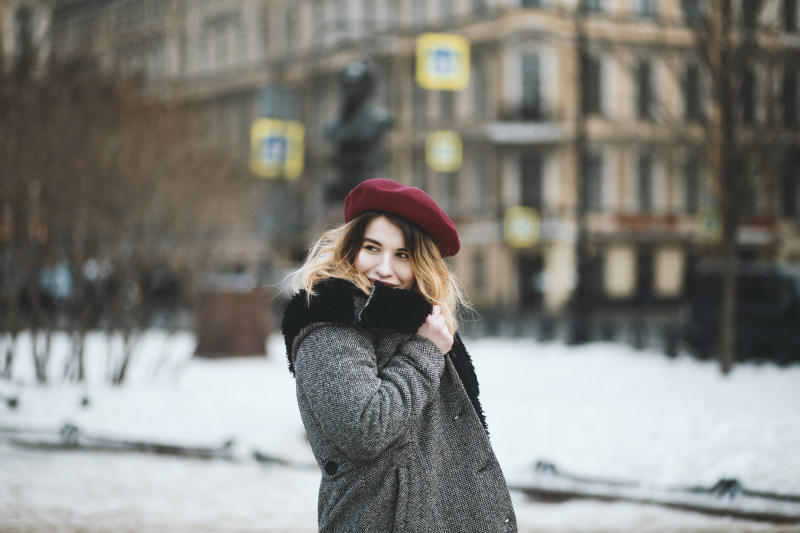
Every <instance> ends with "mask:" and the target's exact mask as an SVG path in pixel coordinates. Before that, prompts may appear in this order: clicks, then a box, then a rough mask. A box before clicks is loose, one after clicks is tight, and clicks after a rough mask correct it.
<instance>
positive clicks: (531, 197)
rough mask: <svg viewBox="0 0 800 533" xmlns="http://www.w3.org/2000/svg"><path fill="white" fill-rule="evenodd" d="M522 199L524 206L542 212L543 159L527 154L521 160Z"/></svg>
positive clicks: (537, 155) (536, 155) (539, 156)
mask: <svg viewBox="0 0 800 533" xmlns="http://www.w3.org/2000/svg"><path fill="white" fill-rule="evenodd" d="M519 174H520V175H519V181H520V198H521V200H522V205H524V206H527V207H533V208H534V209H537V210H539V211H540V212H541V210H542V157H541V155H539V154H526V155H523V156H522V158H521V160H520V169H519Z"/></svg>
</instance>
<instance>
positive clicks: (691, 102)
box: [683, 65, 703, 121]
mask: <svg viewBox="0 0 800 533" xmlns="http://www.w3.org/2000/svg"><path fill="white" fill-rule="evenodd" d="M683 101H684V106H685V108H684V111H685V114H686V120H689V121H699V120H702V119H703V111H702V108H701V106H700V68H699V67H698V66H697V65H688V66H687V67H686V72H685V73H684V79H683Z"/></svg>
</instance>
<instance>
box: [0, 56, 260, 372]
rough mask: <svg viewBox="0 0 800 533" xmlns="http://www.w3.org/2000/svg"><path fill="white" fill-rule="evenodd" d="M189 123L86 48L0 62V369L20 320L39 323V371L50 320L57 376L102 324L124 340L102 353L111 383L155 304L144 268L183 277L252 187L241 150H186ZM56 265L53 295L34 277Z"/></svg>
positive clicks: (243, 226)
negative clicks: (70, 56) (57, 341)
mask: <svg viewBox="0 0 800 533" xmlns="http://www.w3.org/2000/svg"><path fill="white" fill-rule="evenodd" d="M196 134H197V128H196V125H195V124H194V123H193V119H192V117H191V116H190V115H189V114H188V113H186V112H185V111H184V110H182V109H179V108H177V107H174V106H170V105H168V104H164V103H159V102H155V101H152V100H151V99H148V98H147V97H145V96H144V93H143V91H142V84H141V83H139V82H138V81H137V80H136V79H135V78H130V77H115V76H112V75H111V74H110V73H105V72H102V71H101V70H99V69H98V68H96V66H95V65H94V64H93V63H92V62H90V61H86V60H83V59H74V60H71V61H70V62H69V63H58V62H55V61H53V62H51V63H50V64H49V65H48V66H47V68H46V69H45V71H44V74H43V75H42V76H39V77H31V76H17V75H15V74H13V73H9V74H4V75H3V79H2V80H0V173H1V174H2V176H3V178H2V179H3V182H2V187H0V240H2V243H3V258H2V259H3V263H2V274H3V276H2V280H3V283H2V284H1V285H0V286H2V301H1V302H0V305H2V311H3V312H2V313H0V314H2V315H3V317H4V321H3V324H2V331H4V332H8V334H9V335H10V337H11V339H12V342H11V343H9V344H7V351H6V354H5V361H4V364H3V366H2V372H3V373H4V375H6V376H9V375H10V369H11V362H12V360H13V346H14V345H15V343H14V342H13V339H14V338H15V336H16V335H17V334H18V332H19V331H21V330H22V329H24V328H28V329H30V331H31V333H32V334H33V335H34V339H38V338H39V336H38V332H39V331H42V332H44V333H43V335H42V337H41V342H38V343H37V345H36V346H37V347H36V350H35V354H34V357H35V363H36V364H35V367H36V372H37V378H38V380H39V381H41V382H44V381H45V380H46V379H47V365H48V358H49V352H50V350H49V346H50V344H49V338H50V337H49V332H52V330H53V328H54V327H56V326H58V327H60V328H63V329H64V330H65V331H66V332H67V333H68V334H69V337H70V339H71V344H72V347H71V353H70V355H69V357H68V361H67V366H66V367H65V369H64V374H65V377H67V378H68V379H75V380H82V379H84V377H85V373H84V372H85V371H84V362H83V354H84V345H85V340H86V336H87V333H88V331H89V330H90V328H96V327H101V326H102V327H104V328H105V330H106V331H107V333H108V334H109V338H111V337H113V336H119V337H121V338H122V340H123V342H122V349H121V353H114V354H110V359H109V367H110V370H109V378H110V380H111V381H112V382H113V383H121V382H122V381H123V380H124V379H125V376H126V374H127V370H128V368H129V364H130V360H131V357H132V354H133V352H134V348H135V346H136V342H137V340H138V338H139V336H140V335H141V333H142V331H143V330H144V329H145V328H147V327H149V326H150V325H151V323H152V319H153V314H154V312H155V311H156V310H157V309H158V306H159V302H158V301H157V300H158V294H157V293H156V292H157V291H156V290H155V289H154V288H153V282H152V280H153V273H154V272H155V271H156V270H157V269H166V270H169V271H170V272H173V273H177V272H180V273H181V275H182V277H183V279H182V280H181V281H183V282H184V284H185V285H186V286H190V285H191V280H192V278H193V277H195V276H197V275H198V273H200V272H202V269H204V268H206V267H208V266H209V260H210V257H211V254H210V253H209V252H210V251H211V250H212V249H213V243H214V242H216V241H217V240H221V239H223V238H224V237H225V236H231V235H233V236H235V235H238V234H241V233H243V232H247V231H248V230H249V228H250V226H251V225H253V223H254V220H255V216H254V211H255V208H256V206H255V204H254V202H255V200H256V199H257V195H254V194H252V193H251V189H252V187H253V186H254V185H253V182H254V180H253V179H252V178H251V177H250V176H249V173H248V171H247V168H246V161H237V160H234V159H233V158H231V157H230V155H228V154H225V153H222V152H220V151H217V150H213V149H210V148H205V149H199V148H198V145H197V143H196V142H195V137H196ZM58 265H61V267H62V268H65V269H66V270H67V271H68V272H69V279H70V280H71V281H72V285H71V287H70V290H69V293H68V294H66V295H64V296H65V298H64V299H63V300H60V301H58V302H54V301H52V300H48V297H49V295H48V294H45V292H43V290H42V283H41V281H42V278H43V275H44V274H46V273H47V271H48V269H52V268H53V267H55V266H58ZM98 265H103V270H104V273H103V274H102V275H98V274H97V266H98ZM110 345H111V343H110Z"/></svg>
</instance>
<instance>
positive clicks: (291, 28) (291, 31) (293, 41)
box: [285, 6, 297, 54]
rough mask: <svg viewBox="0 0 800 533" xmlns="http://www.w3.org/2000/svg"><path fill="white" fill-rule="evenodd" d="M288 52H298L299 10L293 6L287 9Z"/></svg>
mask: <svg viewBox="0 0 800 533" xmlns="http://www.w3.org/2000/svg"><path fill="white" fill-rule="evenodd" d="M285 32H286V51H287V53H288V54H294V52H295V51H296V50H297V9H295V8H294V7H293V6H289V7H287V8H286V29H285Z"/></svg>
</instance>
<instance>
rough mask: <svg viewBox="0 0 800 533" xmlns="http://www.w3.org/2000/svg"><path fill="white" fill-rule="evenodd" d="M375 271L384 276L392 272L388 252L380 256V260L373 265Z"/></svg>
mask: <svg viewBox="0 0 800 533" xmlns="http://www.w3.org/2000/svg"><path fill="white" fill-rule="evenodd" d="M375 271H376V272H377V273H378V274H380V275H381V276H384V277H386V276H390V275H391V274H392V266H391V258H390V257H389V256H388V254H387V255H383V256H381V260H380V261H379V262H378V265H377V266H376V267H375Z"/></svg>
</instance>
